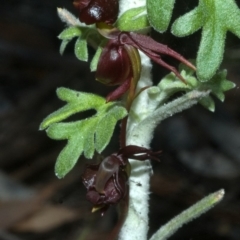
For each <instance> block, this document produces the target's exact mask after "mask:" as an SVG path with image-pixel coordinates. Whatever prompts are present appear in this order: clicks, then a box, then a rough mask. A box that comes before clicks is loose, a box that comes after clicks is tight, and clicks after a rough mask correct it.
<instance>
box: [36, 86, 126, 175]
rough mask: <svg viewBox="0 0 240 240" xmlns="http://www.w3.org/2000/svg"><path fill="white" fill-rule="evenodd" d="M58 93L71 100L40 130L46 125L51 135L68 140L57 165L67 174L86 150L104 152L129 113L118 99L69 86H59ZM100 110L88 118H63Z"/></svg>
mask: <svg viewBox="0 0 240 240" xmlns="http://www.w3.org/2000/svg"><path fill="white" fill-rule="evenodd" d="M57 95H58V97H59V99H61V100H62V101H66V102H67V104H66V105H65V106H64V107H62V108H60V109H59V110H57V111H55V112H53V113H52V114H50V115H49V116H48V117H46V118H45V119H44V120H43V122H42V123H41V125H40V130H44V129H46V132H47V135H48V136H49V137H50V138H52V139H55V140H67V141H68V142H67V145H66V146H65V147H64V149H63V150H62V151H61V153H60V154H59V156H58V158H57V162H56V165H55V173H56V175H57V176H58V177H59V178H62V177H64V176H65V175H66V174H67V173H68V172H69V171H70V170H71V169H72V168H73V167H74V165H75V164H76V162H77V160H78V159H79V157H80V156H81V155H82V154H84V156H85V157H86V158H92V157H93V155H94V152H95V150H96V151H97V152H98V153H101V152H102V151H103V150H104V149H105V147H106V146H107V145H108V143H109V141H110V139H111V137H112V134H113V131H114V128H115V125H116V123H117V121H118V120H120V119H122V118H124V117H125V116H126V115H127V111H126V109H125V108H124V107H121V106H119V105H118V104H117V103H116V102H109V103H106V100H105V99H104V98H102V97H100V96H97V95H95V94H91V93H84V92H77V91H73V90H70V89H67V88H59V89H57ZM90 109H94V110H96V114H95V115H93V116H92V117H89V118H87V119H84V120H78V121H74V122H61V121H63V120H65V119H67V118H68V117H70V116H71V115H73V114H76V113H78V112H83V111H87V110H90Z"/></svg>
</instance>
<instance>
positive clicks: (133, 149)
mask: <svg viewBox="0 0 240 240" xmlns="http://www.w3.org/2000/svg"><path fill="white" fill-rule="evenodd" d="M136 154H137V155H136ZM158 154H159V152H155V153H154V152H152V151H151V150H149V149H147V148H143V147H138V146H133V145H129V146H126V147H124V148H122V149H120V150H119V151H118V153H113V154H112V155H110V156H108V157H106V158H105V159H104V160H103V161H102V162H101V163H100V164H91V165H87V167H86V169H85V171H84V173H83V175H82V181H83V184H84V186H85V187H86V188H87V195H86V197H87V199H88V200H89V201H90V202H91V203H92V204H93V206H94V208H93V210H98V209H101V212H102V215H103V214H104V212H105V211H106V210H107V208H108V207H109V206H110V205H113V204H117V203H118V202H119V201H120V200H121V199H122V198H124V196H125V195H126V193H127V190H128V185H127V181H128V177H129V176H128V175H129V174H130V173H129V170H128V169H129V168H128V166H129V163H128V158H132V159H136V160H141V161H143V160H146V159H154V160H158V158H157V157H156V155H158Z"/></svg>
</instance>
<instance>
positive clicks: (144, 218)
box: [118, 0, 209, 240]
mask: <svg viewBox="0 0 240 240" xmlns="http://www.w3.org/2000/svg"><path fill="white" fill-rule="evenodd" d="M145 5H146V0H134V1H128V0H120V15H121V14H122V13H124V12H125V11H126V10H129V9H131V8H136V7H140V6H145ZM140 56H141V61H142V72H141V77H140V80H139V82H138V87H137V89H138V90H139V89H141V88H144V87H147V86H151V85H152V76H151V69H152V64H151V62H150V60H149V58H148V57H147V56H146V55H144V54H143V53H140ZM201 94H202V95H201ZM207 94H209V92H208V93H206V92H205V93H199V95H198V94H197V97H196V98H194V96H193V99H191V100H190V98H191V94H190V93H189V94H188V95H187V94H186V96H185V98H184V97H183V98H182V99H180V100H179V103H178V102H176V105H175V106H170V109H169V112H168V113H169V114H170V115H171V107H173V108H174V107H175V108H177V110H176V109H175V110H173V113H172V114H174V113H176V112H180V111H182V110H184V109H186V108H189V107H191V106H193V105H194V104H196V103H197V102H198V100H199V98H201V97H203V96H206V95H207ZM189 97H190V98H189ZM181 101H182V102H181ZM188 101H189V104H185V105H184V104H183V107H181V104H182V103H185V102H188ZM149 109H151V107H150V105H149V96H148V92H147V91H144V92H142V93H141V94H140V95H139V96H138V98H137V99H136V100H135V101H134V102H133V105H132V107H131V109H130V114H129V118H128V123H127V133H126V145H130V144H132V145H137V146H142V147H146V148H149V147H150V143H151V140H152V137H153V132H154V129H155V127H156V125H157V124H158V123H159V122H160V121H161V120H162V119H161V117H160V118H159V119H158V120H156V121H155V123H153V122H151V124H146V125H142V123H144V119H145V120H146V119H147V116H149V114H151V113H149ZM131 113H133V114H131ZM160 114H161V112H160ZM165 117H167V116H163V119H164V118H165ZM149 120H150V121H152V118H150V119H149ZM146 122H147V121H146ZM139 128H141V131H138V129H139ZM130 164H131V176H130V179H129V188H130V191H129V210H128V214H127V217H126V220H125V223H124V224H123V226H122V229H121V231H120V233H119V237H118V239H119V240H146V239H147V234H148V228H149V219H148V214H149V203H148V202H149V188H150V177H151V174H152V168H151V164H150V162H149V161H136V160H131V159H130Z"/></svg>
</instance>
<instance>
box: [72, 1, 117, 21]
mask: <svg viewBox="0 0 240 240" xmlns="http://www.w3.org/2000/svg"><path fill="white" fill-rule="evenodd" d="M73 5H74V6H75V7H76V8H77V9H78V11H79V19H80V21H81V22H84V23H86V24H94V23H99V22H104V23H107V24H112V23H114V22H115V21H116V20H117V16H118V11H119V3H118V0H74V1H73Z"/></svg>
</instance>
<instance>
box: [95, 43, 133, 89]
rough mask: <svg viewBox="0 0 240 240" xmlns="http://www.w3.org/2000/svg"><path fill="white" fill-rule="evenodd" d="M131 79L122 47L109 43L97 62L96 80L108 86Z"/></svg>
mask: <svg viewBox="0 0 240 240" xmlns="http://www.w3.org/2000/svg"><path fill="white" fill-rule="evenodd" d="M131 77H132V66H131V60H130V58H129V55H128V53H127V51H126V49H125V48H124V46H122V45H119V44H118V43H116V42H114V41H109V42H108V44H107V45H106V46H105V47H104V49H103V51H102V54H101V57H100V60H99V62H98V67H97V72H96V79H97V80H98V81H99V82H101V83H103V84H105V85H109V86H111V85H112V86H113V85H119V84H122V83H123V82H124V81H125V80H126V79H128V78H131Z"/></svg>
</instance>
